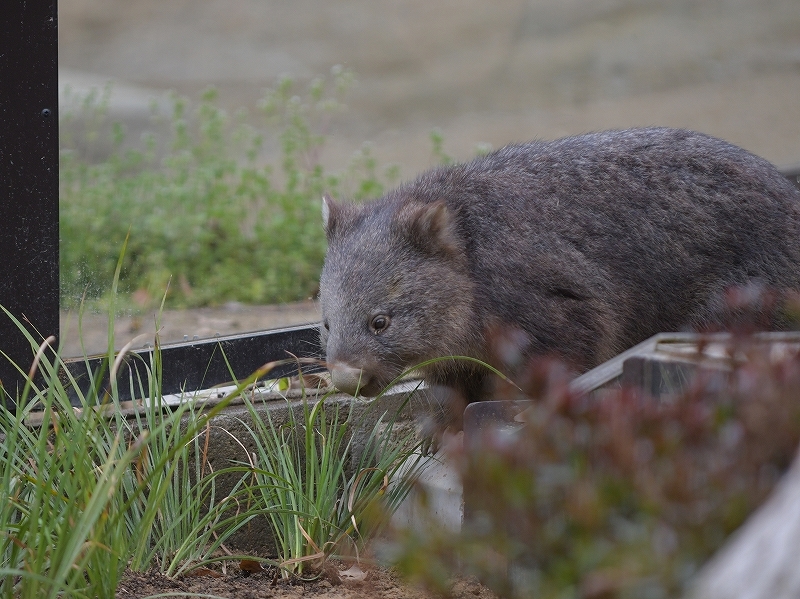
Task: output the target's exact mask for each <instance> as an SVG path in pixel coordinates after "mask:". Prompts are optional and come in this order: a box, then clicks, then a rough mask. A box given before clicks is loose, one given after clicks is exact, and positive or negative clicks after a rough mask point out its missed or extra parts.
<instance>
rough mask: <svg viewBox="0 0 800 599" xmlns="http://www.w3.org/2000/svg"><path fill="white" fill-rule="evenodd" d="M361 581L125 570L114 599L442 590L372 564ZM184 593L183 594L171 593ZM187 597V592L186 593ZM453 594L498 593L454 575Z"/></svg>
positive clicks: (398, 597) (397, 596)
mask: <svg viewBox="0 0 800 599" xmlns="http://www.w3.org/2000/svg"><path fill="white" fill-rule="evenodd" d="M365 574H366V577H365V578H364V580H348V579H347V578H346V577H344V578H340V579H339V580H335V577H333V582H331V580H332V578H331V577H323V578H321V579H319V580H317V581H314V582H298V581H295V582H289V581H283V580H276V579H275V577H274V572H272V571H270V570H267V571H264V572H259V573H256V574H250V575H247V576H245V575H244V574H243V573H242V571H241V570H237V571H235V572H231V573H229V574H227V575H224V576H220V577H216V576H210V575H201V576H197V575H195V576H187V577H185V578H182V579H179V580H172V579H169V578H167V577H165V576H161V575H158V574H152V573H149V574H133V573H128V574H126V575H125V577H124V578H123V580H122V582H121V583H120V585H119V587H118V588H117V595H116V596H117V598H118V599H144V598H145V597H148V596H152V595H157V594H159V593H204V595H203V596H204V597H209V596H215V597H221V598H225V599H228V598H231V599H262V598H268V597H269V598H276V599H293V598H296V597H309V596H310V597H319V598H320V599H436V598H438V597H441V595H438V594H435V593H432V592H429V591H426V590H425V589H422V588H420V587H417V586H414V585H410V584H408V583H406V582H404V581H403V580H401V579H400V578H399V577H398V576H397V575H396V574H395V573H393V572H392V571H391V570H387V569H385V568H373V569H369V570H367V571H366V572H365ZM170 596H172V597H183V596H184V595H181V594H177V595H170ZM185 596H186V597H188V596H189V595H185ZM448 596H449V597H450V598H451V599H496V595H495V594H494V593H492V592H491V591H490V590H489V589H487V588H486V587H484V586H483V585H481V584H480V583H479V582H478V581H476V580H475V579H472V578H459V579H456V580H455V581H454V582H453V584H452V587H451V588H450V589H449V593H448Z"/></svg>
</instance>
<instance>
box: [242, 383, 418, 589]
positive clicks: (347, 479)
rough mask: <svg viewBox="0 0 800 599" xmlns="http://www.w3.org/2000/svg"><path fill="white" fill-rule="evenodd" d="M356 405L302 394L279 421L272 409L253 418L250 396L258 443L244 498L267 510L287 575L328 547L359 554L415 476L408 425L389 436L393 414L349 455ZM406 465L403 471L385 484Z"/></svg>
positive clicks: (313, 562)
mask: <svg viewBox="0 0 800 599" xmlns="http://www.w3.org/2000/svg"><path fill="white" fill-rule="evenodd" d="M355 406H356V403H354V402H349V405H347V406H345V405H344V404H341V403H329V402H326V400H325V398H322V399H319V400H318V401H316V402H315V403H312V402H311V401H310V400H308V399H303V401H302V402H301V403H300V404H299V405H297V404H295V406H293V407H291V409H290V410H289V419H288V420H287V421H286V422H282V423H279V422H276V421H275V420H274V419H273V416H272V415H271V412H270V411H267V418H266V420H264V419H260V418H258V417H257V415H256V412H255V406H254V405H253V404H252V403H250V402H248V407H249V409H250V412H251V414H252V415H253V426H252V427H250V425H246V426H247V428H248V430H249V431H250V434H251V435H252V438H253V441H254V443H255V446H256V451H255V455H254V458H253V460H252V463H249V464H247V465H246V471H247V475H246V476H247V477H248V478H249V479H251V482H250V483H249V484H248V489H249V493H250V494H251V495H250V496H249V499H250V501H251V502H252V504H253V506H254V507H257V509H258V510H259V511H261V512H263V513H265V514H267V517H268V519H269V521H270V524H271V528H272V531H273V534H274V536H275V541H276V544H277V548H278V556H279V562H280V564H281V566H282V567H283V572H284V576H288V575H290V574H293V573H294V574H300V573H302V572H303V571H304V570H307V569H308V567H309V566H311V567H313V568H319V567H320V565H321V564H323V563H324V561H325V560H326V559H327V558H328V557H330V556H331V555H333V554H340V555H354V554H355V555H356V556H357V555H358V553H359V552H360V551H361V549H362V548H363V544H364V542H365V541H366V540H367V539H369V538H372V537H373V536H374V535H375V534H376V533H377V532H378V531H380V530H381V529H382V528H383V526H385V524H386V523H387V518H388V517H389V516H390V515H391V514H392V513H393V512H394V510H395V509H396V508H397V506H398V505H399V503H400V502H401V501H402V499H403V498H404V497H405V495H406V494H407V492H408V490H409V488H410V481H411V480H412V479H413V477H414V476H416V473H417V471H418V466H419V453H418V451H417V450H418V447H419V444H418V443H417V442H416V440H415V435H414V434H413V432H411V433H407V434H406V435H405V436H404V437H401V438H400V439H396V438H395V437H394V434H395V433H396V424H397V423H396V419H395V417H390V418H388V420H387V418H386V416H387V415H386V414H384V415H383V416H382V417H381V418H379V419H378V420H377V422H376V423H375V425H374V427H373V428H372V429H371V430H370V431H369V434H368V436H367V439H366V442H365V444H364V446H363V447H361V448H360V451H359V454H358V455H356V456H354V455H353V453H354V447H353V439H354V433H355V432H356V431H357V430H358V429H359V427H360V426H361V425H359V420H360V419H359V418H356V417H355V414H354V408H355ZM370 407H371V408H372V409H374V404H372V406H370ZM297 412H299V414H298V413H297ZM415 455H416V456H417V458H416V461H414V462H413V464H412V463H410V462H409V460H415V458H414V456H415ZM403 464H405V466H404V468H406V470H405V471H404V472H405V474H404V476H403V477H402V478H401V477H399V476H398V477H396V478H397V479H398V480H396V481H393V482H392V484H390V482H389V481H390V480H392V479H393V478H395V475H396V474H397V473H398V469H399V468H400V467H401V465H403Z"/></svg>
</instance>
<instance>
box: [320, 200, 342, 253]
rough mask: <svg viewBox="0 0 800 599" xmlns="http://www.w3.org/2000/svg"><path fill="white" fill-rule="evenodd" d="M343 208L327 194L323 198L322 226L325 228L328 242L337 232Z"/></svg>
mask: <svg viewBox="0 0 800 599" xmlns="http://www.w3.org/2000/svg"><path fill="white" fill-rule="evenodd" d="M342 212H343V209H342V206H341V205H339V204H337V203H336V202H334V201H333V198H332V197H331V196H330V195H328V194H327V193H326V194H325V195H323V196H322V224H323V226H324V227H325V235H326V236H327V237H328V241H330V240H331V238H332V237H333V234H334V232H335V231H336V226H337V222H338V221H340V220H341V218H342V216H341V215H342Z"/></svg>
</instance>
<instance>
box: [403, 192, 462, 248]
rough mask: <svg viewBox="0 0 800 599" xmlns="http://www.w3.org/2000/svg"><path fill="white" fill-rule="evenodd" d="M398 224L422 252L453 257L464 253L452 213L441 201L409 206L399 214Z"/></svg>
mask: <svg viewBox="0 0 800 599" xmlns="http://www.w3.org/2000/svg"><path fill="white" fill-rule="evenodd" d="M400 222H401V223H402V225H403V228H404V229H405V232H406V234H407V235H408V237H409V239H410V240H411V242H412V243H413V244H414V245H416V246H417V247H419V248H420V249H422V250H425V251H427V252H431V253H439V252H444V253H446V254H452V255H454V256H458V255H461V254H462V253H463V251H464V244H463V242H462V240H461V237H460V236H459V234H458V230H457V229H456V223H455V219H454V218H453V212H452V210H450V209H449V208H448V207H447V204H445V203H444V201H442V200H438V201H436V202H433V203H431V204H410V205H409V206H407V207H406V209H404V210H403V211H402V212H401V214H400Z"/></svg>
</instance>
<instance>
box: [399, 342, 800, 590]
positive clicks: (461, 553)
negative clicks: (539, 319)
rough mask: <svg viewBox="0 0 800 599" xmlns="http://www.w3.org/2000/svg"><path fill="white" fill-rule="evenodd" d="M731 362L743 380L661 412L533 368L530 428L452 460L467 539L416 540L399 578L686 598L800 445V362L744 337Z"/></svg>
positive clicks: (693, 393)
mask: <svg viewBox="0 0 800 599" xmlns="http://www.w3.org/2000/svg"><path fill="white" fill-rule="evenodd" d="M728 356H729V358H728V360H727V363H726V366H727V368H728V369H729V370H727V371H725V370H724V369H723V370H722V371H720V372H719V373H717V374H715V376H713V377H704V376H699V377H698V378H697V379H696V380H695V381H694V383H693V384H692V385H691V386H690V387H689V389H688V390H687V391H686V392H685V393H682V394H680V395H678V396H676V397H673V398H670V399H669V400H660V401H656V400H653V399H652V398H650V397H647V396H646V395H645V394H643V393H642V392H639V391H637V390H634V389H611V390H606V391H604V392H603V393H602V395H599V396H595V397H592V396H585V395H584V396H580V395H577V394H575V393H572V392H570V390H569V388H568V385H567V383H568V380H567V378H566V377H564V376H563V372H564V371H563V369H561V368H560V367H559V366H558V365H557V364H554V363H552V362H544V361H539V362H535V363H533V364H532V365H531V369H530V370H529V371H528V372H527V375H526V376H525V377H523V378H524V383H523V387H524V388H526V389H527V391H528V397H531V398H533V399H534V402H533V403H532V405H531V407H530V408H529V409H527V410H525V411H524V412H522V413H521V414H520V415H519V416H518V420H520V421H521V423H522V425H521V428H520V429H518V430H517V431H516V432H515V433H514V434H509V433H508V432H507V431H505V432H503V431H494V432H490V433H487V434H486V435H485V436H484V437H481V438H480V439H478V440H474V441H476V445H473V447H464V448H462V449H461V450H459V451H455V452H453V453H452V455H451V456H450V457H451V458H453V460H454V463H455V464H457V467H458V468H459V470H460V472H461V476H462V482H463V486H464V489H465V491H464V492H465V506H466V508H467V510H468V511H467V513H466V515H465V524H464V527H463V529H462V531H461V532H460V534H453V533H450V532H445V531H438V532H433V533H432V532H430V531H426V532H424V533H419V532H413V531H405V532H404V533H403V535H401V539H402V540H401V541H399V544H398V546H399V547H400V548H401V550H400V558H399V567H400V568H401V570H403V571H404V572H406V573H407V574H408V575H410V576H411V577H412V578H417V579H422V580H424V581H426V582H427V584H430V585H432V586H435V587H438V588H440V589H445V588H446V576H447V575H448V574H452V572H453V571H455V570H457V569H458V568H461V569H463V570H464V571H466V572H467V573H471V574H476V575H477V576H479V578H480V579H481V580H482V581H484V582H485V583H486V584H487V585H488V586H490V587H491V588H492V589H493V590H495V591H496V592H497V593H498V594H500V595H501V596H503V597H515V598H516V597H543V598H548V597H552V598H556V597H558V598H562V597H576V598H579V597H580V598H586V599H600V598H610V597H631V598H634V597H635V598H642V597H644V598H649V597H653V598H661V597H674V596H679V595H681V594H682V593H684V592H685V591H686V589H687V585H688V584H689V581H690V579H691V577H692V575H693V574H695V573H696V572H697V571H698V569H699V568H700V567H701V565H702V564H703V563H704V562H705V561H706V560H707V559H708V558H709V557H710V556H711V555H712V554H713V553H714V552H715V551H716V550H717V549H719V548H720V546H721V545H722V544H723V542H724V541H725V539H726V538H727V537H728V536H729V535H730V533H731V532H733V531H734V530H735V529H736V528H737V527H738V526H740V525H741V524H742V523H743V522H744V520H745V519H746V518H747V516H748V515H749V514H750V513H751V512H752V511H753V510H754V509H755V508H756V507H757V506H758V505H760V503H761V502H762V501H763V500H764V499H765V498H766V496H767V495H768V494H769V493H770V491H771V490H772V489H773V487H774V485H775V484H776V482H777V481H778V479H779V477H780V476H781V473H782V472H784V471H785V470H786V469H787V467H788V466H789V464H790V463H791V461H792V459H793V458H794V457H795V455H796V452H797V447H798V442H800V353H798V352H797V350H796V349H794V350H787V351H786V352H784V354H783V355H782V356H780V357H779V358H776V357H775V352H774V351H773V352H772V353H770V352H769V351H768V350H765V349H764V347H763V346H759V345H758V344H756V343H754V342H753V343H751V342H750V338H749V337H747V336H741V337H734V342H733V345H732V346H730V347H729V348H728ZM745 357H746V359H745ZM721 380H722V381H724V382H722V383H721ZM475 446H477V447H478V448H479V450H474V448H475Z"/></svg>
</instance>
